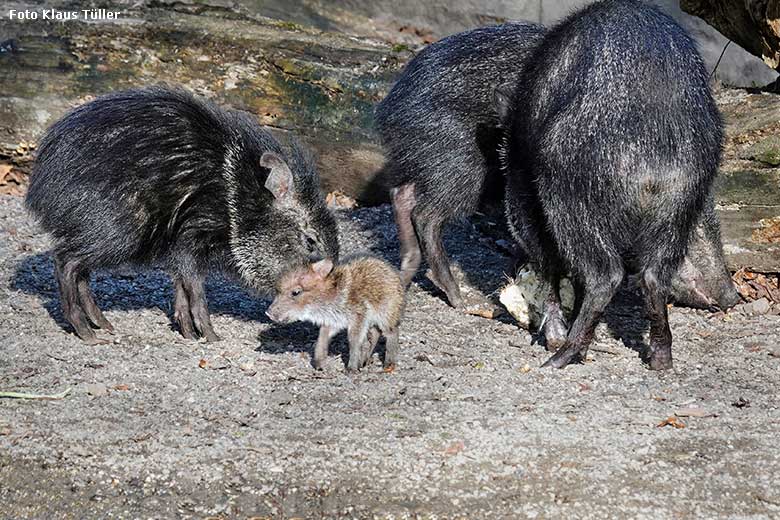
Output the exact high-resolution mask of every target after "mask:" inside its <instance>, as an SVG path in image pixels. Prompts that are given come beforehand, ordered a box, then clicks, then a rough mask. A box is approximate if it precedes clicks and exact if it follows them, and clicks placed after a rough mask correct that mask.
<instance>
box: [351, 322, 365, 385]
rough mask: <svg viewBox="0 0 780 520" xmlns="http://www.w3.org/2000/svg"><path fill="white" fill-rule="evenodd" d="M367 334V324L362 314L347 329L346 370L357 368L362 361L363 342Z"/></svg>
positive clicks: (352, 370)
mask: <svg viewBox="0 0 780 520" xmlns="http://www.w3.org/2000/svg"><path fill="white" fill-rule="evenodd" d="M367 334H368V325H367V323H366V320H365V318H363V316H358V317H357V319H355V321H354V322H352V324H350V326H349V329H348V330H347V339H348V340H349V363H348V364H347V372H354V371H356V370H359V369H360V367H361V363H362V362H363V355H362V352H363V344H364V343H365V341H366V335H367Z"/></svg>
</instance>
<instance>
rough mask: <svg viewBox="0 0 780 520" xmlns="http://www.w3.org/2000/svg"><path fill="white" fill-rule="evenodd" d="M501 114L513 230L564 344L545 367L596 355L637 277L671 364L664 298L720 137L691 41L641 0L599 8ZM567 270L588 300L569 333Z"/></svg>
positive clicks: (551, 333) (655, 346) (654, 354)
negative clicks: (563, 306) (613, 303)
mask: <svg viewBox="0 0 780 520" xmlns="http://www.w3.org/2000/svg"><path fill="white" fill-rule="evenodd" d="M500 92H501V91H500V90H499V94H500ZM498 97H499V98H501V97H502V96H501V95H499V96H498ZM502 111H504V112H505V117H506V120H507V121H508V128H509V129H508V139H507V143H506V148H505V150H504V154H505V157H506V163H507V175H508V189H507V197H506V203H507V217H508V221H509V224H510V228H511V230H512V233H513V235H514V236H515V238H516V239H517V240H518V242H519V243H520V244H521V245H522V247H523V249H524V250H525V251H526V252H527V253H528V255H529V256H530V258H531V260H532V263H533V264H534V267H535V269H536V270H538V271H539V272H541V273H543V276H544V279H545V280H546V282H547V283H548V285H549V292H548V294H549V297H548V301H547V308H546V310H545V313H546V314H545V317H544V320H545V334H546V336H547V340H548V342H550V343H553V344H556V343H562V347H561V348H559V349H558V351H557V352H556V354H555V355H553V356H552V357H551V358H550V359H549V360H548V361H547V362H546V363H545V365H547V366H554V367H563V366H565V365H566V364H568V363H570V362H572V361H573V360H575V359H578V358H582V357H584V356H585V353H586V352H587V349H588V345H589V343H590V341H591V339H592V336H593V332H594V329H595V326H596V323H597V321H598V319H599V317H600V316H601V314H602V313H603V311H604V309H605V307H606V306H607V304H608V303H609V301H610V300H611V299H612V297H613V295H614V294H615V292H616V291H617V289H618V287H619V285H620V284H621V282H622V280H623V277H624V274H625V273H626V272H627V271H628V272H636V273H638V275H639V284H640V287H641V289H642V292H643V295H644V298H645V300H646V302H647V308H648V313H649V318H650V322H651V327H650V348H649V352H648V358H649V363H650V366H651V367H652V368H654V369H665V368H670V367H671V366H672V354H671V345H672V336H671V331H670V329H669V324H668V318H667V309H666V300H667V296H668V294H669V288H670V285H671V282H672V276H673V275H674V273H675V271H676V270H677V268H678V267H679V266H680V264H681V262H682V261H683V258H684V257H685V253H686V249H687V244H688V240H689V238H690V236H691V232H692V230H693V228H694V226H695V224H696V221H697V219H698V218H699V216H700V214H701V212H702V210H703V208H704V207H705V202H706V201H707V197H708V193H709V191H710V189H711V186H712V182H713V179H714V178H715V175H716V172H717V169H718V163H719V160H720V155H721V143H722V138H723V131H722V122H721V117H720V114H719V113H718V110H717V107H716V106H715V103H714V101H713V99H712V96H711V93H710V91H709V88H708V85H707V73H706V71H705V69H704V65H703V63H702V60H701V58H700V56H699V54H698V51H697V49H696V46H695V44H694V42H693V40H692V39H691V38H690V37H689V36H688V35H687V34H686V33H685V31H684V30H683V29H682V28H681V27H680V26H679V25H677V24H676V23H675V22H674V20H672V19H671V18H670V17H669V16H667V15H665V14H663V13H661V12H660V11H659V10H657V9H656V8H654V7H651V6H648V5H645V4H643V3H641V2H639V1H636V0H605V1H602V2H597V3H595V4H592V5H590V6H588V7H586V8H584V9H582V10H581V11H579V12H577V13H575V14H573V15H571V16H569V17H568V18H566V19H565V20H564V21H562V22H561V23H559V24H558V25H557V26H555V27H553V28H552V29H550V30H549V31H548V33H547V34H545V36H544V38H543V39H542V41H541V42H540V43H539V45H538V46H537V47H536V49H535V50H534V52H533V54H532V55H531V56H530V57H529V58H528V59H527V61H526V66H525V67H524V69H523V71H522V74H521V75H520V80H519V81H518V84H517V86H516V89H515V90H514V94H513V95H512V96H511V97H510V98H509V100H508V101H505V103H503V109H502ZM565 271H571V272H572V274H573V276H574V280H575V282H576V286H577V288H578V293H579V294H578V303H579V305H578V312H577V314H576V318H575V319H574V322H573V324H572V325H571V327H570V328H569V329H568V333H567V334H566V335H565V336H562V332H565V331H566V329H565V327H564V326H563V323H564V322H563V316H562V314H561V311H560V304H559V301H558V295H557V281H558V279H559V277H560V276H561V274H562V273H563V272H565Z"/></svg>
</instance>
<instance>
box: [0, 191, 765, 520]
mask: <svg viewBox="0 0 780 520" xmlns="http://www.w3.org/2000/svg"><path fill="white" fill-rule="evenodd" d="M21 202H22V201H21V199H19V198H15V197H2V198H0V236H1V237H2V238H1V240H0V316H1V318H0V320H1V321H0V344H2V356H0V390H15V391H28V392H43V393H55V392H59V391H62V390H64V389H68V388H69V389H71V393H70V395H69V396H68V397H66V398H64V399H61V400H56V401H29V400H12V399H3V400H0V504H2V507H0V517H3V518H14V519H16V518H85V517H90V518H96V517H101V518H104V517H112V518H176V517H178V518H203V517H207V516H214V517H220V518H248V517H252V516H256V517H263V518H266V517H268V518H291V517H299V518H372V517H379V518H418V517H419V518H488V517H490V518H534V517H537V518H574V517H579V518H605V517H632V518H654V519H661V518H685V517H699V518H703V517H729V518H772V517H773V518H778V517H780V486H778V483H780V450H778V439H779V438H780V435H779V433H780V411H778V391H777V387H778V385H777V383H778V368H779V367H780V345H779V344H778V335H779V334H778V332H780V316H777V315H766V316H747V315H745V314H744V313H742V312H740V311H739V310H737V311H732V312H730V313H729V314H727V315H712V314H709V313H706V312H702V311H692V310H688V309H679V308H675V309H672V311H671V325H672V331H673V334H674V338H675V344H674V355H675V369H674V370H672V371H669V372H664V373H655V372H651V371H649V370H648V369H647V368H646V367H645V365H643V364H642V362H641V361H640V359H639V354H638V350H639V349H641V346H642V344H643V342H644V341H646V330H645V329H646V327H647V324H646V322H645V321H644V320H643V319H641V315H642V313H641V311H640V308H639V307H638V306H637V304H636V299H635V297H634V296H633V294H632V292H631V291H630V290H628V289H627V290H626V291H624V293H623V294H621V295H620V297H619V298H618V301H617V302H615V303H613V305H612V306H611V307H610V309H609V312H608V316H607V319H606V320H605V323H603V324H601V325H600V326H599V328H598V331H597V339H596V342H595V344H594V346H593V349H592V352H591V354H590V355H589V358H588V360H587V362H586V363H584V364H582V365H577V366H572V367H569V368H567V369H565V370H562V371H553V370H541V369H539V368H538V367H539V365H541V363H542V362H543V361H544V360H545V359H546V356H547V354H546V352H545V351H544V350H543V348H542V347H541V346H540V345H538V344H537V343H536V342H534V338H533V337H532V336H531V335H529V334H528V333H527V332H525V331H523V330H520V329H518V328H517V327H516V326H515V325H514V324H513V323H512V322H511V320H510V319H500V320H486V319H483V318H478V317H474V316H467V315H463V314H461V313H459V312H457V311H455V310H453V309H451V308H449V307H448V306H447V305H446V304H445V303H444V302H443V300H442V299H441V298H440V295H438V294H436V293H434V292H433V289H432V286H431V285H430V284H428V283H427V282H426V281H425V280H424V279H423V278H422V277H419V278H418V282H419V283H416V284H415V285H414V286H413V287H412V289H411V291H410V294H409V297H408V303H407V313H406V318H405V321H404V322H403V326H402V332H401V362H400V365H399V367H398V369H397V370H396V371H395V372H393V373H390V374H386V373H383V372H382V369H381V364H380V363H379V361H378V360H375V362H374V364H373V365H372V366H371V367H369V369H367V370H364V371H363V372H361V373H359V374H357V375H354V376H352V375H347V374H346V373H345V372H344V360H345V356H346V344H345V341H344V338H343V336H342V337H341V338H340V339H339V340H338V341H337V342H336V343H335V344H334V345H333V346H332V351H331V357H330V359H329V362H328V365H327V366H326V369H325V371H323V372H320V373H316V372H315V371H314V370H313V369H312V368H311V367H310V365H309V359H310V353H311V352H310V351H311V344H312V343H313V342H314V340H315V339H316V330H315V329H314V327H312V326H308V325H292V326H277V325H273V324H271V323H269V322H268V320H267V319H266V318H265V316H264V313H263V311H264V310H265V307H266V305H267V301H264V300H263V299H262V298H257V297H255V296H253V295H251V294H248V293H247V292H246V291H244V290H243V289H241V288H239V287H237V286H235V285H234V284H231V283H229V282H227V281H224V280H221V279H218V278H215V279H214V280H212V281H211V282H210V285H209V287H208V290H209V302H210V306H211V309H212V313H213V320H214V326H215V329H216V331H217V333H219V334H220V335H221V336H222V337H223V338H224V339H223V340H222V341H221V342H219V343H214V344H206V343H203V342H188V341H185V340H183V339H182V338H181V337H180V336H178V334H177V333H176V332H175V331H173V330H172V329H171V326H170V324H169V315H170V313H171V311H170V304H169V298H170V294H171V286H170V282H169V280H168V279H167V277H165V276H164V275H162V274H161V273H155V272H152V273H144V274H141V275H138V276H136V275H133V274H132V273H115V274H113V275H109V274H98V275H97V276H96V277H95V281H94V284H93V286H94V288H95V292H96V295H97V298H98V302H99V304H100V305H101V307H102V308H103V309H105V311H106V316H107V317H108V319H109V320H110V321H111V322H112V323H113V324H114V325H115V326H116V328H117V330H118V334H117V336H115V341H114V343H113V344H110V345H103V346H86V345H84V344H82V343H81V342H80V340H79V339H78V338H76V337H75V336H74V335H73V334H72V333H70V332H69V329H67V328H66V326H65V324H64V322H63V318H62V314H61V312H60V309H59V304H58V302H57V297H56V291H55V283H54V280H53V277H52V268H51V261H50V259H49V257H48V255H47V248H48V240H47V238H46V236H45V235H44V234H42V233H41V232H40V231H39V230H38V229H37V228H36V227H35V226H34V225H32V224H31V223H30V220H29V218H28V217H27V216H26V214H25V213H24V210H23V209H22V204H21ZM339 220H340V225H341V231H342V236H343V239H342V243H343V249H344V251H345V252H355V251H365V250H372V251H374V252H376V253H378V254H380V255H383V256H385V257H386V258H388V259H389V260H391V261H393V262H396V263H397V261H398V253H397V245H396V239H395V231H394V228H393V225H392V219H391V216H390V211H389V209H388V208H387V207H380V208H373V209H360V210H355V211H352V212H342V213H341V214H340V215H339ZM477 224H478V225H475V224H474V223H473V222H472V223H468V222H467V223H463V224H460V225H458V226H454V227H453V230H452V231H451V233H450V236H449V238H450V240H449V241H448V244H447V246H448V248H449V249H450V250H451V251H452V252H453V256H454V257H455V258H456V259H457V260H458V261H459V262H460V264H461V265H462V267H463V270H464V271H465V272H466V273H469V276H468V280H469V283H470V284H471V285H473V286H475V287H477V288H478V289H479V290H481V291H482V292H484V293H486V294H487V293H490V292H491V291H495V290H496V289H497V288H498V287H499V285H500V284H501V283H502V280H503V277H504V275H503V273H502V270H503V267H504V266H505V265H506V263H507V258H506V257H504V256H502V254H501V252H500V250H499V249H498V248H497V247H496V246H495V240H494V238H492V237H491V236H490V235H489V234H488V235H486V234H484V233H482V232H481V231H480V230H484V228H485V226H486V225H487V224H485V223H484V222H477ZM621 338H622V339H621ZM675 414H678V415H679V416H680V417H679V418H677V419H676V420H677V422H678V426H679V425H681V424H684V425H685V427H684V428H678V427H674V426H671V425H670V426H664V427H659V426H658V425H659V423H662V422H663V421H664V420H666V419H667V418H670V417H675Z"/></svg>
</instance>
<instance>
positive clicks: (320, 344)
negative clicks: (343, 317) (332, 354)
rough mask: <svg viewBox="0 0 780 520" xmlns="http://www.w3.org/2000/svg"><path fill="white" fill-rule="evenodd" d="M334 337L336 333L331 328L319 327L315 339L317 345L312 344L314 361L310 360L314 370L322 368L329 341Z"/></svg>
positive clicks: (326, 355)
mask: <svg viewBox="0 0 780 520" xmlns="http://www.w3.org/2000/svg"><path fill="white" fill-rule="evenodd" d="M335 335H336V333H335V331H334V330H333V329H332V328H331V327H328V326H327V325H323V326H322V327H320V335H319V337H318V338H317V343H315V344H314V359H313V360H312V365H313V366H314V368H315V369H316V370H322V366H323V365H324V364H325V360H326V359H327V358H328V346H329V345H330V340H331V339H332V338H333V336H335Z"/></svg>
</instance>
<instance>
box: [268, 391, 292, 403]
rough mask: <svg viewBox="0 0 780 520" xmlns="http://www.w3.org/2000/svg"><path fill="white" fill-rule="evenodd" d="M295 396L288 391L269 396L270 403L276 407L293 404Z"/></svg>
mask: <svg viewBox="0 0 780 520" xmlns="http://www.w3.org/2000/svg"><path fill="white" fill-rule="evenodd" d="M292 401H293V395H292V394H291V393H290V392H287V391H286V390H276V391H274V392H271V394H270V395H269V396H268V402H269V403H270V404H272V405H275V406H284V405H287V404H290V403H292Z"/></svg>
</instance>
